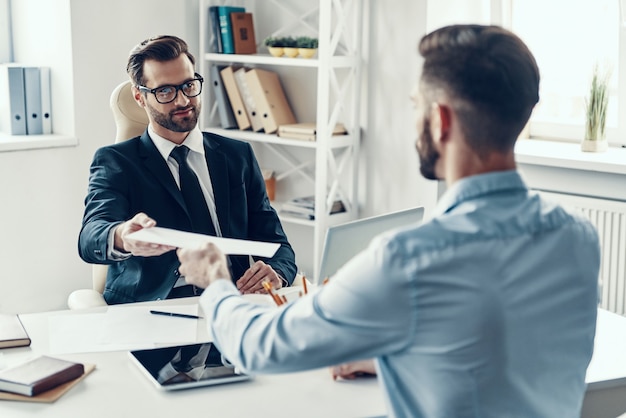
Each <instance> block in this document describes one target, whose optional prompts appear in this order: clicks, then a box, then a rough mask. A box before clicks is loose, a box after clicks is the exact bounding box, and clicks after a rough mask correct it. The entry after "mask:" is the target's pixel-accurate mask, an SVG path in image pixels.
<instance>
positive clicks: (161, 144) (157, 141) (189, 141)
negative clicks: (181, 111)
mask: <svg viewBox="0 0 626 418" xmlns="http://www.w3.org/2000/svg"><path fill="white" fill-rule="evenodd" d="M148 134H149V135H150V139H152V142H153V143H154V145H155V146H156V147H157V149H158V150H159V153H160V154H161V155H162V156H163V159H164V160H165V161H167V159H168V157H169V156H170V153H171V152H172V150H173V149H174V148H175V147H176V144H175V143H173V142H172V141H169V140H167V139H165V138H163V137H162V136H160V135H159V134H157V133H156V132H155V131H154V129H152V124H150V125H148ZM181 145H186V146H187V147H188V148H189V149H190V150H191V151H194V152H197V153H199V154H201V155H202V156H203V157H204V142H203V137H202V132H200V128H198V127H197V126H196V127H195V128H194V129H193V130H191V131H190V132H189V135H187V138H185V140H184V141H183V143H182V144H181Z"/></svg>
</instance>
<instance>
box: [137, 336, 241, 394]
mask: <svg viewBox="0 0 626 418" xmlns="http://www.w3.org/2000/svg"><path fill="white" fill-rule="evenodd" d="M129 354H130V358H131V359H132V361H133V363H135V364H136V365H137V366H138V367H139V369H140V370H141V371H142V372H143V374H144V375H145V376H146V377H147V378H148V379H149V380H150V381H151V382H152V383H153V384H154V385H155V386H156V387H157V388H159V389H161V390H166V391H171V390H180V389H189V388H195V387H200V386H212V385H219V384H223V383H231V382H240V381H243V380H249V379H251V376H250V375H246V374H243V373H240V372H239V371H238V370H237V369H236V368H235V367H234V366H232V365H231V364H230V363H228V361H226V359H224V358H223V357H222V354H221V353H220V352H219V350H218V349H217V347H215V345H214V344H213V343H202V344H188V345H179V346H174V347H159V348H151V349H147V350H133V351H130V352H129Z"/></svg>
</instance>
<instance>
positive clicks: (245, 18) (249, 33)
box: [230, 12, 256, 54]
mask: <svg viewBox="0 0 626 418" xmlns="http://www.w3.org/2000/svg"><path fill="white" fill-rule="evenodd" d="M230 22H231V25H232V28H233V30H232V33H233V46H234V49H235V54H256V38H255V36H254V21H253V19H252V13H245V12H243V13H241V12H233V13H231V14H230Z"/></svg>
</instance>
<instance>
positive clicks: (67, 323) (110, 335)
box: [48, 305, 198, 354]
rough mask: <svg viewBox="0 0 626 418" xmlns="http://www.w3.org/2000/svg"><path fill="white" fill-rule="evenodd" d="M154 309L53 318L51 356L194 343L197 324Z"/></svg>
mask: <svg viewBox="0 0 626 418" xmlns="http://www.w3.org/2000/svg"><path fill="white" fill-rule="evenodd" d="M151 309H152V310H153V309H155V307H154V306H124V305H116V306H109V307H108V309H107V311H106V312H99V313H78V312H75V313H68V314H59V315H52V316H51V317H50V318H49V320H48V329H49V333H50V334H49V335H50V353H52V354H68V353H91V352H101V351H124V350H139V349H147V348H155V347H161V346H165V345H180V344H189V343H194V342H196V340H197V330H198V320H197V319H190V318H180V317H172V316H165V315H153V314H151V313H150V310H151ZM159 310H160V311H167V312H176V313H181V314H185V315H198V305H168V306H163V307H159Z"/></svg>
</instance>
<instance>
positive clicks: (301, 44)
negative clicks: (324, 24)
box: [296, 36, 318, 49]
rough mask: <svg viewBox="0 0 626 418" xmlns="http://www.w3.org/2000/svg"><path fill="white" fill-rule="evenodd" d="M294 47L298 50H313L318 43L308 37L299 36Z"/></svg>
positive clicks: (315, 39)
mask: <svg viewBox="0 0 626 418" xmlns="http://www.w3.org/2000/svg"><path fill="white" fill-rule="evenodd" d="M296 45H297V46H298V48H310V49H315V48H317V45H318V41H317V38H311V37H308V36H299V37H298V38H296Z"/></svg>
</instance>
